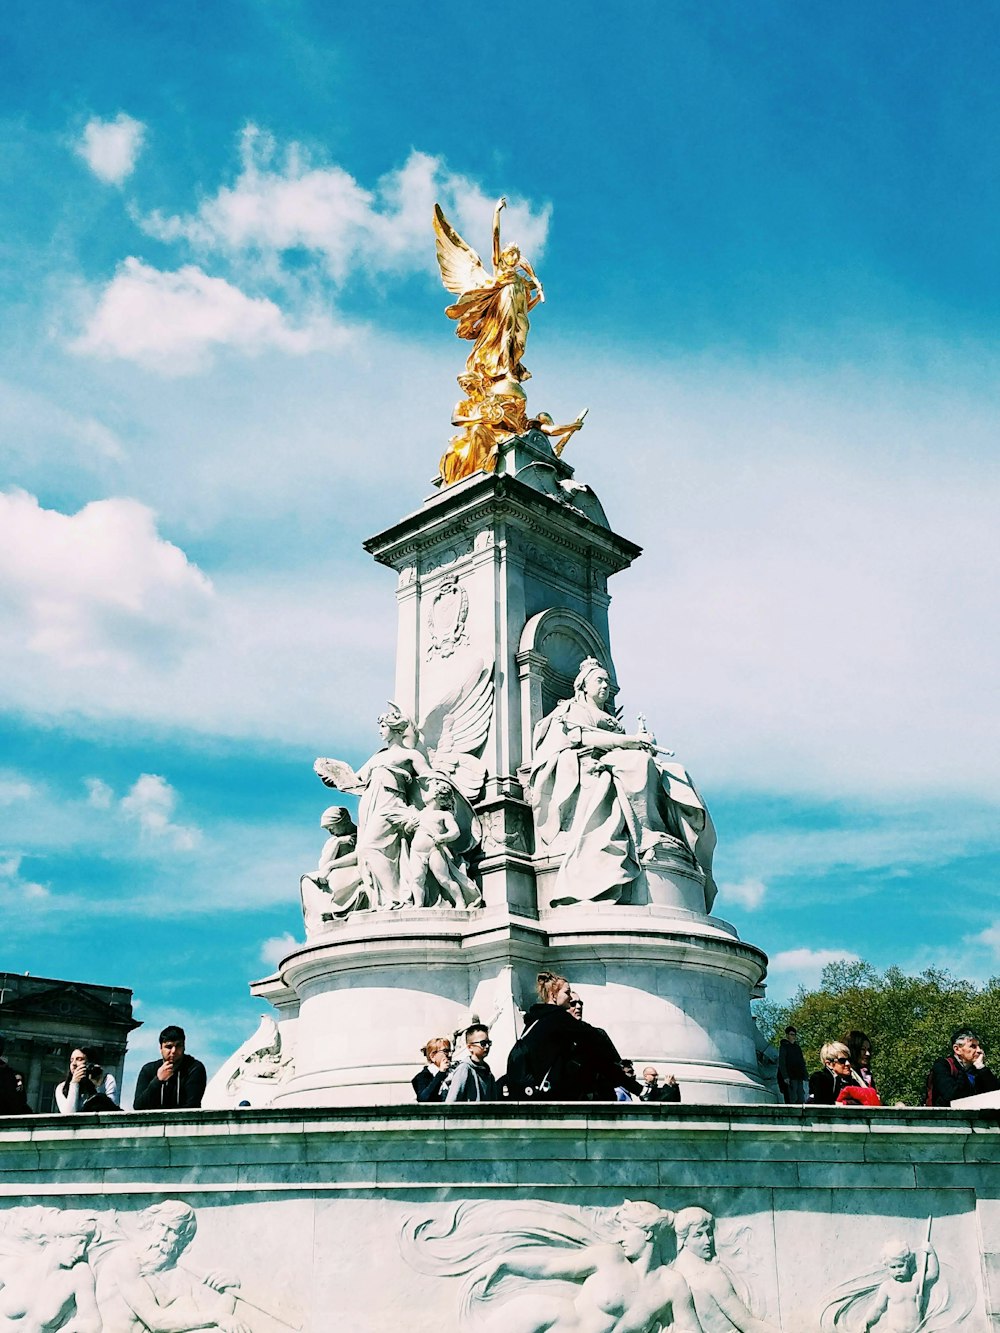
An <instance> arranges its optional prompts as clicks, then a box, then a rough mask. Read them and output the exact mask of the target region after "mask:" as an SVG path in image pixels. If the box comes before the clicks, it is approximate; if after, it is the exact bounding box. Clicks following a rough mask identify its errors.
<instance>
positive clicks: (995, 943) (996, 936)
mask: <svg viewBox="0 0 1000 1333" xmlns="http://www.w3.org/2000/svg"><path fill="white" fill-rule="evenodd" d="M963 943H965V944H968V945H973V946H974V945H980V946H982V947H983V948H986V949H989V950H990V952H991V953H992V954H993V955H994V957H996V958H1000V921H994V922H993V923H992V925H989V926H987V927H986V929H985V930H980V931H979V932H977V934H975V935H966V936H965V939H964V941H963Z"/></svg>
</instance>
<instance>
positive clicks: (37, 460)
mask: <svg viewBox="0 0 1000 1333" xmlns="http://www.w3.org/2000/svg"><path fill="white" fill-rule="evenodd" d="M102 406H103V408H105V409H106V408H107V404H106V403H105V404H103V405H102ZM0 430H2V431H3V434H4V436H5V439H4V452H5V454H6V455H7V458H6V460H5V461H6V466H7V469H8V474H9V473H10V469H11V463H12V461H13V463H14V464H15V465H16V464H20V465H21V466H22V467H26V466H28V467H30V466H34V467H37V468H38V469H39V471H40V472H41V473H43V474H44V475H51V470H52V468H53V467H58V468H59V471H60V473H61V474H63V475H65V472H66V470H67V466H68V465H77V466H79V465H80V464H83V465H84V466H86V467H87V468H88V469H89V470H99V469H101V468H102V467H106V466H107V465H108V464H109V463H120V462H122V461H123V460H124V458H125V447H124V444H123V442H122V439H121V437H120V436H119V434H118V432H117V431H115V430H113V429H112V427H111V426H109V425H108V424H107V423H106V422H104V421H102V420H101V419H100V417H99V416H98V415H97V414H96V413H90V412H84V413H82V414H78V413H74V412H72V411H69V410H68V409H67V408H65V407H63V406H61V405H60V404H59V403H56V402H54V401H52V399H50V398H49V397H48V396H47V395H46V394H45V393H36V392H33V391H32V390H31V389H29V388H27V387H25V386H24V385H22V384H15V383H14V382H13V381H12V380H11V379H0Z"/></svg>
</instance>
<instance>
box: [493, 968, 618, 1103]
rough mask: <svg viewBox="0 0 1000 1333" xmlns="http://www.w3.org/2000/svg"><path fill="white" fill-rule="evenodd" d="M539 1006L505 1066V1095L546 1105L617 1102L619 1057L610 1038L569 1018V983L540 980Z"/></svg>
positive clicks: (550, 976)
mask: <svg viewBox="0 0 1000 1333" xmlns="http://www.w3.org/2000/svg"><path fill="white" fill-rule="evenodd" d="M538 997H539V1003H538V1004H533V1005H532V1006H531V1008H530V1009H529V1010H528V1012H527V1013H526V1014H525V1016H524V1032H523V1033H522V1034H521V1038H520V1040H519V1041H518V1042H517V1043H516V1044H515V1046H514V1049H513V1050H512V1052H511V1059H510V1061H509V1063H508V1065H507V1077H506V1080H505V1081H506V1086H507V1095H508V1096H510V1097H513V1098H514V1099H521V1098H525V1097H538V1098H543V1099H545V1100H548V1101H564V1102H566V1101H569V1102H572V1101H586V1100H595V1099H598V1100H609V1101H614V1100H615V1095H614V1088H615V1085H616V1084H617V1083H619V1082H621V1078H622V1073H621V1068H620V1064H621V1057H620V1056H619V1055H618V1052H617V1051H616V1050H615V1048H614V1045H613V1043H612V1042H611V1039H610V1038H609V1037H608V1035H607V1033H606V1032H604V1031H603V1030H602V1029H600V1028H594V1027H591V1025H590V1024H589V1023H585V1022H584V1021H583V1019H582V1018H574V1017H573V1016H572V1014H571V1013H570V1005H571V1004H572V1002H573V995H572V991H571V990H570V986H569V982H568V981H567V980H566V978H565V977H559V976H556V975H555V974H554V973H552V972H539V974H538Z"/></svg>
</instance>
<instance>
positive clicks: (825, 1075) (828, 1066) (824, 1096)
mask: <svg viewBox="0 0 1000 1333" xmlns="http://www.w3.org/2000/svg"><path fill="white" fill-rule="evenodd" d="M819 1058H820V1059H821V1060H822V1062H823V1068H822V1069H817V1071H816V1073H815V1074H810V1075H809V1100H810V1102H813V1103H815V1104H816V1105H819V1106H833V1105H834V1104H835V1103H836V1101H837V1098H838V1097H839V1096H840V1094H841V1092H843V1090H844V1089H845V1088H852V1087H858V1088H860V1087H862V1086H863V1084H862V1082H861V1079H860V1078H859V1077H858V1076H857V1075H856V1074H855V1072H854V1070H853V1069H852V1068H851V1052H850V1051H849V1050H848V1049H847V1047H846V1046H845V1045H844V1043H843V1042H842V1041H828V1042H827V1043H826V1045H825V1046H822V1047H820V1052H819Z"/></svg>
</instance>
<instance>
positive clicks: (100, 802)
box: [84, 778, 115, 810]
mask: <svg viewBox="0 0 1000 1333" xmlns="http://www.w3.org/2000/svg"><path fill="white" fill-rule="evenodd" d="M84 786H85V787H86V789H87V804H88V805H90V806H93V808H94V809H95V810H110V809H111V807H112V805H113V804H114V799H115V794H114V792H113V791H112V790H111V788H110V787H109V786H108V784H107V783H106V782H104V781H103V779H101V778H85V779H84Z"/></svg>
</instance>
